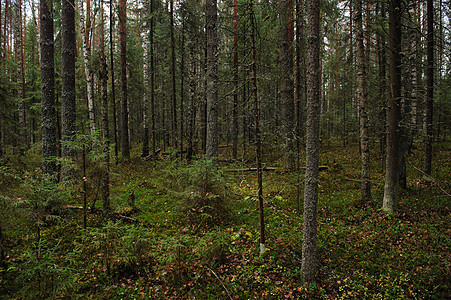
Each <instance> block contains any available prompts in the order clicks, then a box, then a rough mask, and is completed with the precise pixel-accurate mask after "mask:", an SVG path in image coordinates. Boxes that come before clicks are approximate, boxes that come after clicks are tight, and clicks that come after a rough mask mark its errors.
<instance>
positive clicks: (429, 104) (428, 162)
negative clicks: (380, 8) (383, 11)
mask: <svg viewBox="0 0 451 300" xmlns="http://www.w3.org/2000/svg"><path fill="white" fill-rule="evenodd" d="M426 4H427V69H426V103H425V109H426V113H425V122H426V124H425V128H426V130H425V133H424V149H425V153H424V173H426V174H427V175H431V171H432V141H433V127H432V114H433V103H434V2H433V0H427V2H426Z"/></svg>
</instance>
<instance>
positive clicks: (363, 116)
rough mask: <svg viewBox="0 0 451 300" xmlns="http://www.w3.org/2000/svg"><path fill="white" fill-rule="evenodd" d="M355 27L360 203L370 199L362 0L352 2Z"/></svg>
mask: <svg viewBox="0 0 451 300" xmlns="http://www.w3.org/2000/svg"><path fill="white" fill-rule="evenodd" d="M354 4H355V26H356V31H355V32H356V42H357V75H358V84H359V90H358V95H359V104H360V105H359V116H360V152H361V156H362V172H361V197H362V201H368V200H369V199H370V197H371V186H370V149H369V136H368V113H367V96H368V93H367V88H366V66H367V65H366V63H365V60H366V58H365V49H364V45H363V37H364V34H363V22H362V0H354Z"/></svg>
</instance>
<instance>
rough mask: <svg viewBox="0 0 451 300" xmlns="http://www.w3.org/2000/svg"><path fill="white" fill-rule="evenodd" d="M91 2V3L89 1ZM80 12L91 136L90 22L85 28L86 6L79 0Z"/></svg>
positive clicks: (94, 128)
mask: <svg viewBox="0 0 451 300" xmlns="http://www.w3.org/2000/svg"><path fill="white" fill-rule="evenodd" d="M88 2H89V1H88ZM78 10H79V13H80V32H81V37H82V40H83V61H84V68H85V78H86V95H87V101H88V118H89V129H90V132H91V135H95V131H96V127H95V119H94V92H93V90H92V71H91V68H90V66H89V60H90V59H89V58H90V55H91V54H90V52H91V50H90V45H89V26H88V24H89V21H87V22H86V24H87V25H86V27H85V17H84V6H83V1H82V0H78ZM90 13H91V12H90V8H89V6H87V9H86V15H87V16H89V15H90Z"/></svg>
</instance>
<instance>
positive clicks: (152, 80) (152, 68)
mask: <svg viewBox="0 0 451 300" xmlns="http://www.w3.org/2000/svg"><path fill="white" fill-rule="evenodd" d="M153 1H154V0H151V1H150V12H151V15H152V18H151V19H150V107H151V110H152V116H151V117H152V127H151V131H152V153H153V156H152V159H153V162H155V161H156V155H155V151H156V132H155V118H156V114H155V62H154V49H155V48H154V40H153V35H154V16H153V14H154V9H153V7H154V6H153V5H154V3H153Z"/></svg>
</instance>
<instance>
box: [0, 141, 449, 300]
mask: <svg viewBox="0 0 451 300" xmlns="http://www.w3.org/2000/svg"><path fill="white" fill-rule="evenodd" d="M449 154H450V148H449V144H444V145H442V146H440V147H438V148H437V151H436V153H435V157H434V163H435V164H436V165H437V166H441V167H437V168H436V169H435V170H434V173H433V175H432V177H433V180H431V179H426V178H425V177H424V176H423V174H422V173H421V172H420V171H419V169H421V168H420V167H418V166H421V164H422V159H423V157H422V155H423V154H422V151H421V149H416V150H414V152H413V153H412V154H411V155H410V156H409V157H408V164H407V174H408V181H407V183H408V189H407V190H401V191H400V199H401V201H400V213H399V215H398V216H395V217H393V216H389V215H387V214H385V213H384V212H382V210H381V209H380V208H381V206H382V197H383V183H384V181H383V180H384V174H383V168H382V163H383V157H382V155H381V154H380V153H378V152H376V151H374V152H372V153H371V157H372V175H371V176H372V199H371V200H370V201H368V202H367V203H360V204H359V205H358V206H356V205H355V204H356V203H358V201H357V200H359V197H360V194H359V187H360V184H359V174H360V170H359V163H356V162H358V161H359V154H358V151H357V146H356V145H350V146H348V147H342V146H341V145H338V144H334V143H328V145H325V146H323V150H322V153H321V165H324V166H327V167H328V168H327V169H325V170H323V171H321V172H320V183H319V184H320V186H319V189H320V195H319V196H320V199H319V204H318V250H319V264H320V273H319V274H318V275H319V281H318V283H317V285H316V286H314V287H312V288H310V289H305V288H304V287H303V285H302V279H301V251H302V249H301V245H302V201H303V179H304V178H303V174H302V171H301V173H297V172H287V171H283V170H274V171H269V172H265V173H264V177H263V194H264V200H265V220H266V227H265V230H266V233H267V248H268V251H267V253H266V254H265V255H263V256H260V255H259V253H258V245H259V233H258V232H259V231H258V228H259V225H258V210H257V208H258V207H257V198H256V194H257V190H256V174H255V173H254V172H248V171H230V169H243V168H244V169H245V168H247V167H249V166H252V164H243V163H235V164H232V165H231V164H228V163H221V162H220V163H218V164H215V163H213V162H212V161H208V160H201V159H200V160H195V161H193V162H190V163H188V162H186V161H184V160H182V159H180V158H177V159H174V158H173V159H169V158H166V159H163V160H160V161H158V162H157V163H156V164H153V163H152V162H147V161H144V160H141V159H139V158H137V156H138V155H137V154H136V155H135V157H136V158H133V159H132V160H131V161H129V162H120V164H119V165H117V166H115V165H113V166H112V172H111V204H112V208H113V210H114V211H115V212H116V213H118V214H127V216H129V217H131V218H134V219H138V220H140V221H141V225H136V224H128V223H123V222H122V221H117V220H112V219H111V218H107V217H106V215H104V214H102V213H101V212H100V211H98V212H97V213H91V214H89V215H88V219H87V223H88V227H87V229H82V227H83V220H82V219H83V216H82V214H81V212H80V211H79V210H71V209H68V208H66V207H65V206H64V205H65V204H71V205H81V197H80V188H79V187H78V188H77V187H75V188H74V189H70V190H69V189H68V187H67V186H61V185H57V184H55V183H53V182H48V181H45V180H44V179H43V178H41V177H40V175H39V171H38V170H37V165H36V163H35V162H36V160H37V159H36V156H37V155H38V153H37V152H36V151H34V150H32V151H29V152H28V153H27V156H26V157H25V158H23V159H22V160H21V163H20V165H15V164H14V163H12V162H9V163H8V164H6V165H5V166H2V167H1V168H0V188H1V197H0V205H1V211H0V217H1V218H0V225H1V229H2V231H1V233H2V235H1V249H0V250H1V253H2V256H1V262H0V268H1V269H0V295H2V296H0V297H1V298H5V299H6V298H8V299H10V298H12V299H20V298H24V299H25V298H27V299H32V298H41V299H43V298H94V299H137V298H142V299H148V298H152V299H171V298H172V299H194V298H196V299H216V298H219V299H223V298H229V299H230V298H232V299H252V298H256V299H282V298H288V299H289V298H291V299H446V298H449V297H450V296H451V295H450V294H449V290H450V286H449V278H450V273H449V262H450V257H451V256H450V255H451V254H450V250H449V249H450V246H451V245H450V239H449V236H450V230H451V229H450V227H449V224H450V221H451V220H450V210H449V200H450V195H449V192H450V190H451V172H450V166H449V161H448V157H449ZM268 157H269V156H268ZM268 157H267V158H268ZM302 157H303V156H302V155H301V157H300V158H301V159H300V165H301V166H302V164H303V161H302ZM27 161H29V162H30V163H29V165H28V166H27ZM266 163H267V165H268V166H271V163H274V165H277V163H278V161H275V162H272V161H266ZM97 173H98V168H97V167H95V166H88V169H87V180H88V182H90V185H89V186H88V200H89V201H90V203H93V202H95V201H93V200H94V199H96V197H99V198H100V196H99V195H98V192H97V189H98V187H97V183H96V182H97V180H98V178H97V176H98V174H97ZM78 182H79V183H81V180H78ZM130 195H133V197H134V199H135V201H134V206H135V207H133V208H131V207H130V206H131V205H132V204H131V202H130V197H131V196H130Z"/></svg>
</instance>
